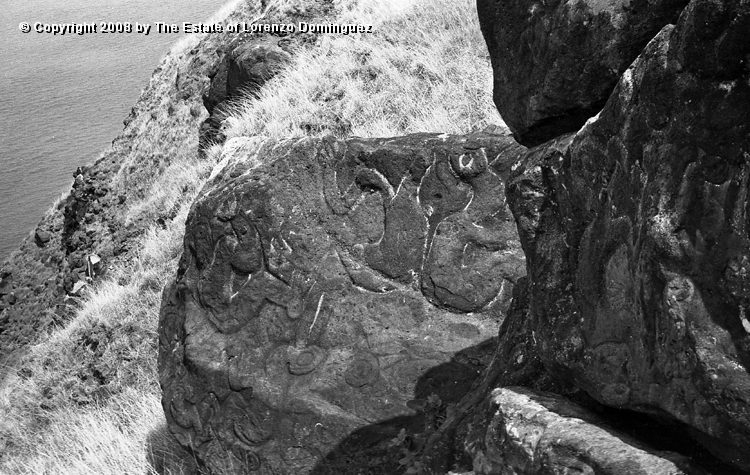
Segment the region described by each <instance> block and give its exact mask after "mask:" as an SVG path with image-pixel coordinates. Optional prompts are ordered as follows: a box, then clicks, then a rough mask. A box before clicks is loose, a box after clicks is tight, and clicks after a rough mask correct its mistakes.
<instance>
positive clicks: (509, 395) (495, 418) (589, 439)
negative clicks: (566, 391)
mask: <svg viewBox="0 0 750 475" xmlns="http://www.w3.org/2000/svg"><path fill="white" fill-rule="evenodd" d="M485 404H487V405H489V408H490V411H492V413H493V414H492V417H491V420H490V421H489V423H488V424H487V426H486V427H487V430H486V433H484V434H481V435H482V436H483V437H482V438H483V440H482V443H483V444H484V446H485V447H486V450H484V451H480V452H477V453H475V455H474V464H473V465H474V466H473V468H474V473H475V474H477V475H480V474H495V473H514V474H534V475H555V474H560V473H583V474H591V475H621V474H628V475H656V474H663V475H680V474H686V473H691V474H705V473H706V472H703V471H701V470H700V469H697V468H696V467H693V466H691V463H690V461H689V459H688V458H687V457H684V456H680V455H677V454H674V453H665V452H656V451H653V450H650V449H648V448H646V447H644V446H642V445H641V444H640V443H639V442H637V441H636V440H635V439H632V438H631V437H629V436H627V435H626V434H623V433H621V432H618V431H616V430H613V429H610V428H608V427H607V426H606V424H605V423H604V421H602V420H601V419H600V418H598V417H597V416H595V415H594V414H593V413H591V412H589V411H587V410H585V409H582V408H581V407H580V406H579V405H577V404H574V403H572V402H571V401H569V400H567V399H566V398H564V397H561V396H558V395H556V394H552V393H544V392H537V391H533V390H530V389H527V388H523V387H513V386H509V387H504V388H498V389H496V390H494V391H493V392H492V394H491V396H490V397H489V398H488V400H487V401H485ZM466 443H467V444H471V443H472V440H471V439H468V440H466Z"/></svg>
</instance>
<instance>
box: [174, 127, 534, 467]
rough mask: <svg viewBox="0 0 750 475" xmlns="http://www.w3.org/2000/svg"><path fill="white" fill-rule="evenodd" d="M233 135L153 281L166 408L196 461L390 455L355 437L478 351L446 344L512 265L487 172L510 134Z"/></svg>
mask: <svg viewBox="0 0 750 475" xmlns="http://www.w3.org/2000/svg"><path fill="white" fill-rule="evenodd" d="M246 142H247V143H245V144H244V145H243V144H239V145H237V144H234V143H233V144H232V145H233V146H232V147H228V148H229V149H231V150H234V152H233V153H227V157H226V158H225V164H224V167H223V171H222V172H220V174H219V175H218V176H216V177H214V179H213V181H212V182H211V183H210V184H209V185H208V186H207V188H206V189H205V190H204V191H203V192H202V195H201V197H200V198H199V200H198V201H197V202H196V205H194V208H193V210H192V211H191V214H190V217H189V218H188V224H187V230H186V236H185V251H184V254H183V257H182V260H181V263H180V268H179V271H178V277H177V279H176V281H175V282H174V283H173V284H172V285H170V286H169V287H168V288H167V289H166V290H165V294H164V299H163V306H162V311H161V320H160V325H159V327H160V334H159V338H160V351H159V368H160V379H161V384H162V388H163V405H164V410H165V412H166V415H167V420H168V423H169V426H170V428H171V429H172V431H173V433H174V434H175V435H176V436H177V438H178V440H179V441H180V442H181V443H182V444H183V445H185V446H188V447H191V448H192V449H193V450H194V451H195V453H196V455H197V457H198V459H199V460H200V461H201V462H202V463H203V464H204V465H205V466H206V467H207V468H208V469H209V470H210V471H211V472H212V473H245V472H244V471H243V470H246V469H249V470H254V469H260V467H263V469H264V470H265V471H266V472H264V473H295V474H296V473H307V472H309V471H310V470H313V469H315V470H316V471H317V473H358V472H357V471H356V470H360V469H361V470H385V469H386V468H387V469H388V470H393V469H395V468H398V465H397V460H398V457H393V456H383V454H382V453H380V457H379V456H378V455H377V454H376V453H375V452H377V451H375V452H373V453H371V454H370V455H369V456H368V457H363V456H362V453H361V451H362V450H364V451H367V450H370V451H372V450H374V449H373V447H375V448H377V447H381V446H382V447H387V445H388V442H389V441H390V439H392V438H393V437H395V436H396V435H397V434H398V431H399V429H401V428H403V426H404V424H408V423H409V422H408V421H409V420H411V419H413V418H414V417H415V416H416V415H417V411H415V409H414V408H415V407H421V406H423V404H421V405H420V404H418V403H415V402H414V400H415V399H421V400H424V399H425V398H427V397H429V396H430V395H432V394H436V395H438V396H439V398H440V399H441V400H442V401H443V402H445V403H453V402H457V401H458V400H459V399H460V398H461V397H462V396H463V395H464V394H465V393H466V391H467V390H468V389H469V387H470V385H471V383H472V382H473V381H474V379H475V378H476V377H477V375H478V374H479V372H480V371H481V370H482V369H483V368H484V366H483V364H479V363H478V361H479V360H478V359H477V358H474V357H471V358H469V357H461V356H460V355H461V354H465V353H460V354H459V352H460V351H461V350H464V349H465V348H467V347H472V346H482V342H486V341H487V340H490V341H492V338H493V336H494V335H495V334H496V328H497V325H498V322H499V321H500V320H501V319H502V318H503V316H504V313H505V311H506V310H507V306H508V300H509V297H510V295H511V289H512V288H513V284H514V282H515V281H516V280H517V279H518V278H519V277H520V276H522V275H523V273H524V258H523V255H522V253H521V249H520V245H519V243H518V241H517V235H516V226H515V223H514V222H513V219H512V217H511V215H510V213H509V210H508V209H507V207H506V205H505V198H504V184H503V180H504V177H506V176H507V175H508V173H509V172H510V169H509V164H510V163H512V162H513V161H515V160H516V159H517V158H518V157H519V155H520V153H522V152H523V151H524V150H525V149H524V148H523V147H520V146H518V145H517V144H516V143H515V142H514V141H513V140H512V139H511V138H510V137H508V136H498V135H490V134H475V135H472V136H466V137H450V136H447V135H442V136H438V135H429V134H418V135H413V136H408V137H401V138H393V139H371V140H365V139H351V140H347V141H336V140H334V139H333V138H324V139H300V140H287V141H281V142H271V141H261V140H256V139H247V140H246ZM228 145H229V144H228ZM235 145H236V146H235ZM484 346H486V343H485V345H484ZM492 346H494V343H491V344H490V347H492ZM464 351H465V350H464ZM488 354H491V352H490V351H488V350H484V355H485V356H486V355H488ZM436 368H439V370H438V369H436ZM407 403H409V404H410V405H407ZM384 421H385V422H386V423H385V424H382V423H383V422H384ZM387 421H392V423H391V424H390V425H388V423H387ZM371 425H372V426H373V427H374V428H373V429H371V430H367V431H365V432H361V431H360V432H355V434H356V436H355V438H359V439H360V440H359V442H357V447H359V448H360V449H357V451H358V453H348V452H347V451H346V447H347V444H346V443H343V442H344V439H345V438H346V437H347V436H349V435H350V434H352V432H353V431H357V430H361V429H363V428H366V427H367V426H371ZM351 439H352V438H351V437H350V438H349V440H351ZM337 446H338V447H339V448H338V452H339V453H340V454H341V453H343V455H340V456H337V457H334V456H332V455H330V453H332V451H333V452H335V451H334V449H336V447H337ZM342 447H343V448H342ZM350 452H351V451H350ZM326 454H329V457H328V458H326V459H324V456H325V455H326ZM355 469H356V470H355Z"/></svg>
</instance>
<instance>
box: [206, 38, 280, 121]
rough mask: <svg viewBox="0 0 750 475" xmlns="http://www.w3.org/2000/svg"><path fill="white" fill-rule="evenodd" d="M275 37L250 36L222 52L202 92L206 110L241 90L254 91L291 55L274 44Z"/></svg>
mask: <svg viewBox="0 0 750 475" xmlns="http://www.w3.org/2000/svg"><path fill="white" fill-rule="evenodd" d="M279 41H280V39H279V38H277V37H274V36H268V37H261V38H251V39H250V40H249V41H247V42H245V43H242V44H240V45H237V46H235V47H233V49H231V50H230V51H229V52H228V53H226V54H225V56H224V59H223V60H222V61H221V62H220V63H219V66H218V67H217V69H216V70H215V71H213V72H212V74H211V76H210V78H211V85H210V87H209V89H208V91H206V93H205V94H204V95H203V104H204V105H205V106H206V109H207V110H208V113H209V114H213V112H214V109H216V107H217V106H219V105H220V104H222V103H224V102H226V101H227V100H229V99H232V98H234V97H236V96H237V95H238V94H240V93H242V92H245V93H257V92H258V91H259V90H260V88H261V87H262V86H263V84H265V83H266V81H268V80H269V79H271V78H272V77H273V76H274V75H276V73H277V72H278V71H279V70H281V68H282V67H283V66H284V65H285V64H286V63H288V62H289V61H290V59H291V56H290V55H289V53H287V52H286V51H284V50H283V49H282V48H281V47H280V46H279V45H278V43H279Z"/></svg>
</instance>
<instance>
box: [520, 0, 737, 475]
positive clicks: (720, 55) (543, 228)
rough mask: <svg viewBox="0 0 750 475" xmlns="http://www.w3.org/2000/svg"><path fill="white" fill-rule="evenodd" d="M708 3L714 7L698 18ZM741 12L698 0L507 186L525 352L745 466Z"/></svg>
mask: <svg viewBox="0 0 750 475" xmlns="http://www.w3.org/2000/svg"><path fill="white" fill-rule="evenodd" d="M707 12H711V14H710V15H709V14H708V13H707ZM748 32H750V9H748V7H747V4H746V3H743V2H740V1H726V2H720V3H717V2H712V1H709V0H694V1H692V2H691V3H690V5H689V6H688V7H687V8H686V9H685V11H684V13H683V14H682V15H681V17H680V20H679V22H678V24H677V26H676V27H675V26H667V27H665V28H664V29H663V30H662V31H661V33H659V35H657V36H656V37H655V38H654V39H653V41H651V42H650V43H649V45H648V46H647V47H646V49H645V50H644V51H643V53H642V54H641V56H640V57H639V58H638V59H637V60H636V61H635V62H634V63H633V65H632V66H631V67H630V68H629V69H628V70H627V71H626V72H625V73H624V74H623V77H622V79H621V80H620V83H619V84H618V86H617V88H616V89H615V91H614V93H613V94H612V96H611V98H610V100H609V102H608V103H607V105H606V107H605V108H604V109H603V110H602V111H601V113H600V114H599V115H598V116H597V117H595V118H593V119H591V120H590V121H589V122H588V123H587V124H586V125H585V126H584V127H583V128H582V129H581V130H580V131H579V132H578V133H577V134H575V135H569V136H563V137H561V138H559V139H557V140H555V141H553V142H550V143H548V144H545V145H544V146H540V147H538V148H536V149H534V150H532V151H531V152H529V154H528V155H527V156H526V157H525V158H524V159H523V160H522V161H521V162H520V163H519V164H518V166H516V167H515V169H514V173H513V175H512V177H511V181H510V182H509V184H508V193H509V202H510V205H511V208H512V210H513V214H514V216H515V217H516V220H517V223H518V226H519V234H520V237H521V242H522V244H523V247H524V250H525V252H526V257H527V259H528V271H529V279H530V282H531V287H530V288H531V299H530V301H531V312H530V313H531V318H532V319H533V328H534V334H535V335H536V338H537V340H538V341H539V344H538V346H537V349H538V350H539V353H540V356H541V358H542V360H543V361H544V364H545V366H546V367H547V368H548V369H549V370H550V371H551V372H552V373H554V374H556V375H559V376H560V377H563V378H565V379H567V380H568V381H571V382H575V383H576V384H577V385H579V386H580V387H581V388H583V389H585V390H586V391H587V392H588V393H589V394H590V395H591V396H593V397H594V398H596V399H597V400H598V401H600V402H601V403H603V404H606V405H610V406H614V407H619V408H627V409H632V410H636V411H644V412H648V413H652V414H656V415H660V416H666V417H670V418H673V419H675V420H677V421H680V422H682V423H684V424H685V425H686V426H687V427H689V428H691V430H692V431H693V435H694V436H695V437H696V438H697V439H698V440H699V441H700V442H701V443H702V444H704V445H705V446H706V447H707V448H708V449H709V450H711V451H712V452H713V453H714V454H716V455H717V456H718V457H719V458H721V459H723V460H724V461H726V462H728V463H730V464H733V465H735V466H737V467H741V468H744V469H745V470H748V469H750V452H749V451H748V450H747V447H748V446H750V374H748V370H750V323H748V320H747V316H746V314H747V311H748V305H750V284H748V271H750V234H749V233H748V225H747V223H748V200H747V196H748V189H749V188H750V181H749V180H748V176H750V169H749V167H750V82H749V81H748V78H750V70H749V69H748V67H747V61H748V55H749V54H750V42H748V41H747V34H748Z"/></svg>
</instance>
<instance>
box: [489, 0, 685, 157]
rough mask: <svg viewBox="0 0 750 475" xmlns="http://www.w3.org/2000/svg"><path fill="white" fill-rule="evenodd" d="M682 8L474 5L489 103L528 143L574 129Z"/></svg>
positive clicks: (596, 2)
mask: <svg viewBox="0 0 750 475" xmlns="http://www.w3.org/2000/svg"><path fill="white" fill-rule="evenodd" d="M687 3H688V1H687V0H651V1H649V0H630V1H625V0H578V1H573V2H568V1H562V0H549V1H537V0H502V1H500V0H478V1H477V10H478V13H479V20H480V24H481V27H482V33H483V34H484V38H485V40H486V42H487V47H488V49H489V52H490V57H491V59H492V66H493V71H494V98H495V104H496V105H497V108H498V110H499V111H500V114H501V115H502V116H503V119H504V120H505V123H506V124H507V125H508V127H510V129H511V131H513V133H514V134H515V137H516V139H517V140H518V141H519V142H520V143H522V144H524V145H527V146H533V145H538V144H541V143H543V142H546V141H547V140H550V139H553V138H555V137H556V136H558V135H560V134H562V133H568V132H575V131H577V130H578V129H579V128H580V127H581V126H582V125H583V123H584V122H585V121H586V120H587V119H588V118H589V117H592V116H594V115H596V114H597V113H598V112H599V111H600V110H601V108H602V106H603V105H604V103H605V101H606V100H607V98H608V97H609V95H610V94H611V92H612V89H613V88H614V86H615V85H616V84H617V81H618V80H619V78H620V75H621V74H622V73H623V71H624V70H625V69H626V68H627V67H628V66H629V65H630V63H631V62H632V61H633V60H634V59H635V58H636V57H637V56H638V54H639V53H640V52H641V50H642V49H643V47H644V46H645V45H646V43H648V42H649V41H650V40H651V38H653V37H654V36H655V35H656V34H657V33H658V32H659V30H660V29H661V28H662V27H663V26H665V25H667V24H669V23H674V22H675V21H676V20H677V17H678V15H679V14H680V11H682V9H683V8H684V7H685V5H687Z"/></svg>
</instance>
